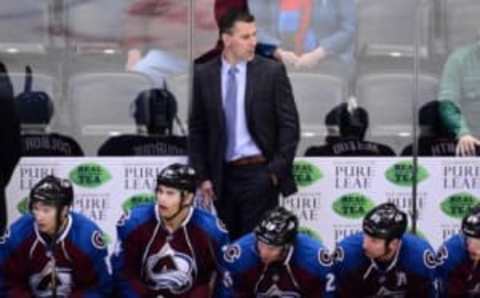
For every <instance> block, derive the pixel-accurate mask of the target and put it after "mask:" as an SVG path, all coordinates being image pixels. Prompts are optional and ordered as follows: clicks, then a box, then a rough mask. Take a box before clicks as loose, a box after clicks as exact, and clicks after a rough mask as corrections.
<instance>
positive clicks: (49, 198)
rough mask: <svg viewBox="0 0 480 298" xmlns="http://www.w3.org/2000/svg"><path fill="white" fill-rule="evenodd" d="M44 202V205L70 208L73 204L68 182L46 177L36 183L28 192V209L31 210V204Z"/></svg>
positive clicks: (71, 188)
mask: <svg viewBox="0 0 480 298" xmlns="http://www.w3.org/2000/svg"><path fill="white" fill-rule="evenodd" d="M35 202H44V203H45V204H49V205H55V206H58V207H61V206H70V205H72V204H73V186H72V183H71V182H70V180H67V179H60V178H58V177H55V176H53V175H48V176H46V177H44V178H43V179H41V180H40V181H38V182H37V184H35V185H34V186H33V188H32V190H31V191H30V198H29V204H28V207H29V209H30V210H32V207H33V203H35Z"/></svg>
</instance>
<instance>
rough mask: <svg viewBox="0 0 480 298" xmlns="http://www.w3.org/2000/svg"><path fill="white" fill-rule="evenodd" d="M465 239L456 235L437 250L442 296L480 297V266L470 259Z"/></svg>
mask: <svg viewBox="0 0 480 298" xmlns="http://www.w3.org/2000/svg"><path fill="white" fill-rule="evenodd" d="M465 241H466V239H465V237H464V236H462V235H460V234H457V235H454V236H452V237H450V238H449V239H448V240H447V241H445V242H444V244H443V245H442V246H441V247H440V249H439V250H438V252H437V260H438V268H437V272H438V275H439V278H440V284H441V289H442V294H441V297H451V298H455V297H458V298H460V297H466V298H473V297H480V266H478V264H477V265H475V264H474V263H473V262H472V260H471V259H470V257H469V255H468V252H467V247H466V243H465Z"/></svg>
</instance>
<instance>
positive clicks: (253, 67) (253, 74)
mask: <svg viewBox="0 0 480 298" xmlns="http://www.w3.org/2000/svg"><path fill="white" fill-rule="evenodd" d="M257 70H258V67H257V59H256V58H254V59H253V60H252V61H250V62H248V63H247V84H246V87H245V117H246V118H247V121H248V123H250V118H251V117H252V108H253V95H254V94H256V92H255V90H254V89H255V86H256V85H257V84H255V79H258V78H259V76H258V74H257Z"/></svg>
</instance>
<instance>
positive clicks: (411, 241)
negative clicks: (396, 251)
mask: <svg viewBox="0 0 480 298" xmlns="http://www.w3.org/2000/svg"><path fill="white" fill-rule="evenodd" d="M399 262H400V263H401V264H402V265H403V266H405V268H406V269H407V270H409V271H411V272H414V273H416V274H419V275H421V276H431V274H432V271H433V270H435V268H436V266H437V259H436V256H435V253H434V251H433V249H432V247H431V245H430V244H429V243H428V242H427V241H426V240H425V239H422V238H420V237H418V236H415V235H413V234H410V233H406V234H404V235H403V237H402V246H401V248H400V255H399Z"/></svg>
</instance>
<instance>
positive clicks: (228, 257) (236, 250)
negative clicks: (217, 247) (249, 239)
mask: <svg viewBox="0 0 480 298" xmlns="http://www.w3.org/2000/svg"><path fill="white" fill-rule="evenodd" d="M241 254H242V249H241V248H240V245H238V244H232V245H229V246H227V247H225V248H224V252H223V258H224V259H225V261H227V262H229V263H233V262H235V261H236V260H238V259H239V258H240V255H241Z"/></svg>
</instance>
